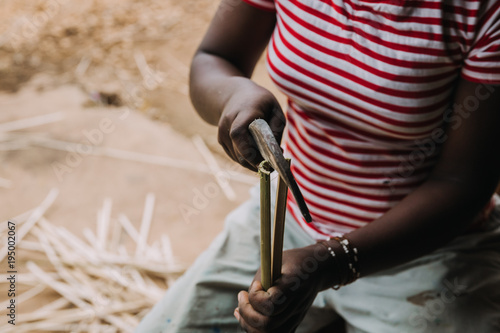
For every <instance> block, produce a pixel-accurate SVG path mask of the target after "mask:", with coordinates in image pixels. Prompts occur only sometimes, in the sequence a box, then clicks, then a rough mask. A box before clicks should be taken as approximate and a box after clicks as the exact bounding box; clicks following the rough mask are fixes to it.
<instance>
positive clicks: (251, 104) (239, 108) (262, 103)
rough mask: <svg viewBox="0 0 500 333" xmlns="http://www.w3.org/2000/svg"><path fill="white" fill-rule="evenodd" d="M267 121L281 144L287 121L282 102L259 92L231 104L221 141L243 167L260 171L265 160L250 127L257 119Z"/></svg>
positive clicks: (222, 123)
mask: <svg viewBox="0 0 500 333" xmlns="http://www.w3.org/2000/svg"><path fill="white" fill-rule="evenodd" d="M259 118H261V119H265V120H266V121H267V122H268V123H269V126H270V127H271V130H272V131H273V134H274V136H275V137H276V140H277V141H278V142H281V137H282V133H283V129H284V128H285V124H286V119H285V116H284V114H283V111H282V110H281V107H280V106H279V103H278V101H277V100H276V98H274V96H273V95H272V94H271V93H269V92H268V91H267V90H265V89H262V88H256V89H255V90H252V91H249V92H247V94H246V95H244V94H243V96H242V95H240V94H236V96H235V97H234V98H231V100H230V101H229V102H228V103H227V105H226V107H225V109H224V111H223V112H222V115H221V118H220V121H219V126H218V127H219V132H218V141H219V143H220V144H221V146H222V147H223V148H224V151H225V152H226V154H227V155H228V156H229V157H230V158H231V159H233V160H234V161H235V162H237V163H239V164H241V165H242V166H244V167H246V168H248V169H251V170H254V171H256V170H257V167H258V165H259V163H260V162H261V161H262V160H263V158H262V156H261V154H260V152H259V149H258V147H257V144H256V143H255V141H254V139H253V137H252V135H251V134H250V131H249V129H248V126H249V125H250V123H251V122H252V121H254V120H255V119H259Z"/></svg>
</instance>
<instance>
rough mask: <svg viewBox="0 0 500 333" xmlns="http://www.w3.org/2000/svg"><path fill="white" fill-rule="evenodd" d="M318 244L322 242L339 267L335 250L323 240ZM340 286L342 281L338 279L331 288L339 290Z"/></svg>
mask: <svg viewBox="0 0 500 333" xmlns="http://www.w3.org/2000/svg"><path fill="white" fill-rule="evenodd" d="M320 244H322V245H323V246H324V247H326V249H327V250H328V252H330V255H331V256H332V258H333V261H334V262H335V265H336V266H337V268H338V267H339V263H338V261H337V255H336V254H335V251H333V248H332V247H331V246H330V244H328V243H327V242H325V241H321V242H320ZM341 286H342V281H340V282H339V284H336V285H334V286H333V287H332V288H333V289H335V290H339V289H340V287H341Z"/></svg>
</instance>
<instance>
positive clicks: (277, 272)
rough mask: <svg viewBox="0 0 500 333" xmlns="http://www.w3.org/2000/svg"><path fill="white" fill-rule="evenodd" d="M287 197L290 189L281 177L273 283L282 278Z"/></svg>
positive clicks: (273, 252)
mask: <svg viewBox="0 0 500 333" xmlns="http://www.w3.org/2000/svg"><path fill="white" fill-rule="evenodd" d="M288 163H290V160H288ZM278 177H279V176H278ZM287 195H288V187H287V185H286V183H285V182H284V181H283V179H282V178H281V177H279V178H278V189H277V192H276V204H275V209H274V231H273V249H272V275H271V281H272V282H273V283H274V282H275V281H276V280H277V279H279V278H280V277H281V266H282V258H283V237H284V233H285V216H286V201H287Z"/></svg>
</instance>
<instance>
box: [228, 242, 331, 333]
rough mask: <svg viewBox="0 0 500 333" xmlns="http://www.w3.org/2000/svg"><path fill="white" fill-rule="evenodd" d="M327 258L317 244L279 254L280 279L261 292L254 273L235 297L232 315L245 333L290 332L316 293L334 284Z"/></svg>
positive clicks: (323, 250)
mask: <svg viewBox="0 0 500 333" xmlns="http://www.w3.org/2000/svg"><path fill="white" fill-rule="evenodd" d="M330 259H331V258H330V254H329V253H328V252H327V251H326V250H325V248H324V247H323V246H321V245H319V244H315V245H311V246H308V247H305V248H299V249H293V250H288V251H284V252H283V266H282V276H281V278H279V279H278V280H277V281H276V282H275V284H274V285H273V286H272V287H271V288H269V289H268V290H267V291H264V290H263V288H262V285H261V282H260V270H259V271H258V272H257V274H256V276H255V278H254V281H253V282H252V285H251V286H250V289H249V291H248V292H246V291H241V292H240V293H239V294H238V307H237V308H236V310H235V312H234V315H235V317H236V319H238V321H239V322H240V325H241V327H242V328H243V329H244V330H245V331H246V332H249V333H264V332H274V333H276V332H279V333H289V332H294V331H295V329H296V328H297V326H298V325H299V324H300V323H301V321H302V320H303V319H304V316H305V315H306V312H307V310H308V309H309V307H310V306H311V304H312V303H313V301H314V299H315V298H316V295H317V294H318V292H319V291H321V290H324V289H327V288H329V287H331V286H333V285H334V284H335V283H336V280H337V277H336V276H337V275H338V272H335V270H334V269H333V267H334V266H332V262H331V261H330Z"/></svg>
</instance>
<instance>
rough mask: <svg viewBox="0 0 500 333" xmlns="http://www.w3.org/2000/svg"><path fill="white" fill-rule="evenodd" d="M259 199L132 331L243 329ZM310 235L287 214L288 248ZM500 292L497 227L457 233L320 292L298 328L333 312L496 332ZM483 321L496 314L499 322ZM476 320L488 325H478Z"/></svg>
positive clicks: (323, 323)
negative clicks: (243, 294)
mask: <svg viewBox="0 0 500 333" xmlns="http://www.w3.org/2000/svg"><path fill="white" fill-rule="evenodd" d="M258 202H259V200H258V193H257V191H255V189H254V190H253V194H252V199H251V200H249V201H247V202H246V203H244V204H243V205H241V206H240V207H238V208H237V209H236V210H235V211H233V212H232V213H230V214H229V215H228V217H227V219H226V224H225V228H224V231H223V232H222V233H221V234H220V235H219V236H218V237H217V238H216V239H215V240H214V242H213V243H212V244H211V246H210V247H209V248H208V249H207V250H206V251H205V252H204V253H203V254H202V255H201V256H200V257H199V258H198V259H197V260H196V262H195V263H194V264H193V265H192V266H191V268H190V269H189V270H188V271H187V272H186V273H185V274H184V275H183V276H182V277H181V278H180V279H179V280H178V281H177V282H176V283H175V284H174V285H173V286H172V287H171V288H170V289H169V290H168V291H167V293H166V295H165V297H164V298H163V299H162V300H161V301H160V302H159V303H158V304H156V306H155V307H154V308H153V309H152V310H151V312H150V313H149V314H148V315H147V316H146V317H145V318H144V319H143V321H142V322H141V323H140V325H139V326H138V327H137V328H136V332H138V333H155V332H169V333H174V332H181V333H196V332H207V333H208V332H241V330H240V328H239V325H238V322H237V320H236V319H235V318H234V316H233V312H234V309H235V308H236V306H237V299H236V295H237V294H238V292H239V291H240V290H246V289H248V286H249V285H250V283H251V282H252V280H253V277H254V275H255V272H256V271H257V269H258V268H259V266H260V255H259V247H260V246H259V244H260V238H259V232H260V227H259V207H258ZM496 213H498V212H496ZM497 220H499V221H500V218H498V217H497ZM313 242H314V240H313V239H312V238H310V237H309V236H308V235H307V234H305V233H304V232H303V231H302V230H301V229H300V227H299V226H298V225H297V224H296V223H295V222H294V221H292V219H291V218H290V216H287V222H286V232H285V242H284V247H285V249H289V248H296V247H302V246H306V245H309V244H311V243H313ZM495 288H496V289H495ZM499 293H500V230H499V229H498V228H497V229H496V232H489V233H482V234H477V235H471V236H467V237H461V238H459V239H457V240H456V241H454V242H453V243H452V244H450V245H449V246H447V247H445V248H443V249H441V250H439V251H436V252H435V253H433V254H431V255H428V256H425V257H423V258H420V259H418V260H415V261H413V262H411V263H408V264H406V265H403V266H400V267H397V268H395V269H392V270H389V271H384V272H383V273H380V274H377V275H373V276H370V277H365V278H362V279H360V280H358V281H356V282H355V283H354V284H352V285H350V286H346V287H342V288H341V289H340V290H338V291H333V290H328V291H325V292H322V293H320V294H319V295H318V297H317V298H316V300H315V302H314V304H313V307H312V308H311V309H310V311H309V312H308V314H307V316H306V318H305V319H304V321H303V322H302V324H301V325H300V327H299V328H298V329H297V332H319V331H321V332H324V331H325V330H324V328H325V327H327V326H328V325H330V324H331V323H332V322H334V321H335V320H336V319H338V315H337V313H339V314H340V315H341V316H342V317H344V319H345V320H346V322H347V324H348V325H347V326H348V332H349V333H362V332H373V333H378V332H383V333H390V332H398V333H399V332H457V331H460V332H469V331H470V332H472V331H473V330H472V328H473V327H474V328H475V329H474V332H476V331H480V332H485V333H486V332H500V327H498V326H500V294H499ZM471 306H474V308H471ZM466 311H469V312H468V313H464V312H466ZM495 311H496V314H495ZM476 312H477V314H476V317H473V316H472V315H471V313H476ZM458 316H460V317H458ZM478 316H479V317H478ZM474 318H478V319H474ZM476 320H478V321H481V322H476ZM488 321H490V322H492V323H493V322H494V321H496V324H497V326H496V327H495V326H494V324H487V322H488ZM457 325H460V326H457ZM464 325H469V326H464ZM480 325H483V326H484V329H485V330H481V329H479V330H477V328H478V327H481V326H480ZM488 325H489V326H488ZM457 327H461V328H462V327H467V329H465V330H464V329H460V330H458V328H457ZM469 328H470V329H469ZM490 328H491V329H490ZM495 328H496V329H497V330H494V329H495Z"/></svg>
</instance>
